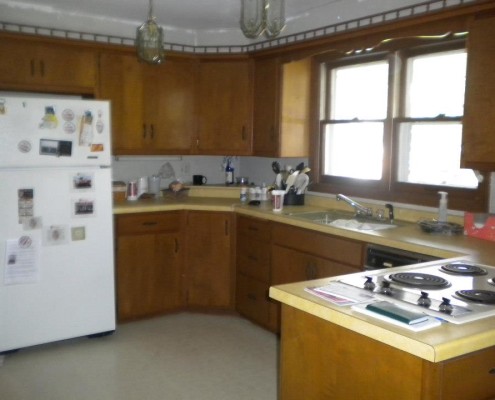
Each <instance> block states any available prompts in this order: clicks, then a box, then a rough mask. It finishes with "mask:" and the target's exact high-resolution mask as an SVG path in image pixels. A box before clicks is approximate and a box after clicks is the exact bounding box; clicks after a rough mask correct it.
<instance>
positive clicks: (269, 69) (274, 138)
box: [253, 58, 280, 157]
mask: <svg viewBox="0 0 495 400" xmlns="http://www.w3.org/2000/svg"><path fill="white" fill-rule="evenodd" d="M279 98H280V64H279V59H278V58H269V59H260V60H256V62H255V70H254V106H253V107H254V118H253V153H254V155H256V156H265V157H278V156H279V154H280V153H279V144H280V142H279V123H278V122H279V121H278V116H279V114H278V110H279Z"/></svg>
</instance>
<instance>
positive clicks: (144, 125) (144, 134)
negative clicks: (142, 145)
mask: <svg viewBox="0 0 495 400" xmlns="http://www.w3.org/2000/svg"><path fill="white" fill-rule="evenodd" d="M143 139H146V124H143Z"/></svg>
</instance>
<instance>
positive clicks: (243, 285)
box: [236, 274, 270, 326]
mask: <svg viewBox="0 0 495 400" xmlns="http://www.w3.org/2000/svg"><path fill="white" fill-rule="evenodd" d="M236 308H237V311H238V312H239V313H240V314H242V315H244V316H246V317H247V318H249V319H251V320H253V321H255V322H257V323H259V324H261V325H264V326H269V324H270V300H269V298H268V285H267V284H265V283H262V282H259V281H257V280H255V279H251V278H248V277H245V276H244V275H242V274H238V275H237V290H236Z"/></svg>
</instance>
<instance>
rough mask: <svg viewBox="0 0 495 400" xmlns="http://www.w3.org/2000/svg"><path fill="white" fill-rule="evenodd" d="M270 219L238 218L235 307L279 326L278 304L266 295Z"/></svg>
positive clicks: (272, 327)
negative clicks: (277, 316)
mask: <svg viewBox="0 0 495 400" xmlns="http://www.w3.org/2000/svg"><path fill="white" fill-rule="evenodd" d="M270 229H271V227H270V223H269V222H268V221H264V220H262V219H258V218H251V217H245V216H239V217H238V218H237V281H236V310H237V311H238V312H239V313H240V314H241V315H243V316H245V317H246V318H248V319H250V320H251V321H253V322H255V323H257V324H259V325H261V326H263V327H265V328H268V329H269V330H272V331H277V330H278V319H277V318H275V317H276V309H277V308H278V305H277V303H276V302H275V301H273V300H271V299H270V298H269V296H268V290H269V288H270V282H271V268H270V264H271V257H270V254H271V243H270V237H271V232H270Z"/></svg>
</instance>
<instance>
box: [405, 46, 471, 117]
mask: <svg viewBox="0 0 495 400" xmlns="http://www.w3.org/2000/svg"><path fill="white" fill-rule="evenodd" d="M466 58H467V57H466V52H465V50H456V51H449V52H443V53H437V54H429V55H423V56H418V57H411V58H409V59H408V64H407V70H408V82H407V84H408V86H407V97H406V104H407V106H406V117H411V118H425V117H436V116H437V115H439V114H445V115H446V116H461V115H463V114H464V89H465V85H466Z"/></svg>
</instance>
